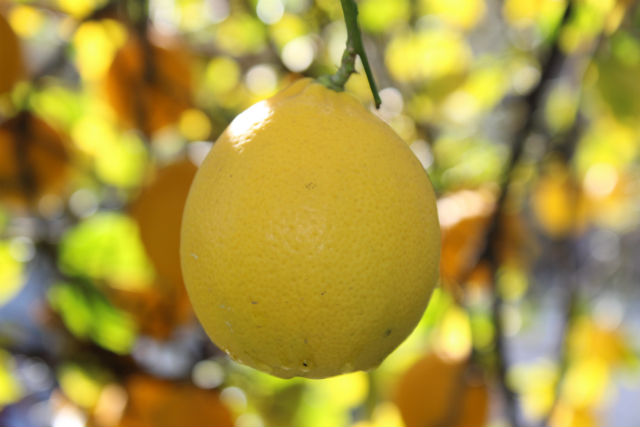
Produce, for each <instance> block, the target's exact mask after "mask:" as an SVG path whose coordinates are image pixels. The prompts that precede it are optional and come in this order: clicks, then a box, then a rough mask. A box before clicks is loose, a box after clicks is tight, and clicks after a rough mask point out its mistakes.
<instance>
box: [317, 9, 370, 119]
mask: <svg viewBox="0 0 640 427" xmlns="http://www.w3.org/2000/svg"><path fill="white" fill-rule="evenodd" d="M340 3H341V4H342V11H343V12H344V22H345V24H346V26H347V46H346V47H345V50H344V53H343V54H342V62H341V64H340V68H338V71H336V73H335V74H333V75H330V76H322V77H320V78H319V79H318V80H319V81H320V83H322V84H323V85H325V86H327V87H328V88H330V89H333V90H335V91H338V92H340V91H343V90H344V85H345V84H346V83H347V80H348V79H349V76H351V74H353V73H355V72H356V57H358V56H359V57H360V59H361V60H362V66H363V67H364V72H365V74H366V75H367V80H368V81H369V87H370V88H371V93H372V94H373V101H374V103H375V106H376V108H379V107H380V104H381V102H382V101H381V100H380V95H379V94H378V88H377V87H376V81H375V79H374V78H373V72H372V71H371V66H370V65H369V59H368V58H367V52H366V51H365V50H364V44H363V43H362V33H361V32H360V26H359V25H358V5H357V4H356V2H355V0H340Z"/></svg>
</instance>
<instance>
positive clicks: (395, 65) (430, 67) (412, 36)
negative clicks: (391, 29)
mask: <svg viewBox="0 0 640 427" xmlns="http://www.w3.org/2000/svg"><path fill="white" fill-rule="evenodd" d="M470 59H471V53H470V51H469V47H468V46H467V44H466V42H465V40H464V39H463V38H462V36H461V35H460V34H459V33H458V32H455V31H452V30H448V29H445V28H424V29H420V30H418V32H416V33H413V32H408V31H405V32H403V33H401V34H399V35H397V36H395V37H394V38H393V39H392V40H391V42H390V43H389V45H388V47H387V50H386V53H385V64H386V66H387V68H388V69H389V72H390V73H391V75H392V76H393V77H394V78H395V79H397V80H399V81H401V82H423V81H425V80H426V81H428V80H432V79H438V78H442V77H445V76H448V75H451V74H458V73H463V72H464V71H465V70H466V69H467V67H468V65H469V61H470Z"/></svg>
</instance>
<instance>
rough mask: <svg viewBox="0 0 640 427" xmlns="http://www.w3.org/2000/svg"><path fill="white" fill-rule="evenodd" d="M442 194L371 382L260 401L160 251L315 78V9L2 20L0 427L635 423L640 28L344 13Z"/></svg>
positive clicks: (52, 12)
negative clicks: (432, 280) (408, 328)
mask: <svg viewBox="0 0 640 427" xmlns="http://www.w3.org/2000/svg"><path fill="white" fill-rule="evenodd" d="M359 7H360V23H361V26H362V29H363V31H364V33H365V47H366V50H367V52H368V54H369V59H370V61H371V63H372V67H373V71H374V74H375V76H376V79H377V82H378V85H379V87H380V88H381V91H380V95H381V97H382V100H383V102H382V107H381V108H380V110H378V111H374V109H373V108H372V107H371V102H372V98H371V93H370V92H369V89H368V85H367V82H366V79H365V77H364V75H363V73H360V74H356V75H353V76H352V77H351V79H350V80H349V82H348V84H347V90H348V91H349V92H351V93H353V94H354V95H355V96H356V97H358V98H359V99H360V100H361V101H362V102H363V103H364V104H366V105H367V106H369V107H370V108H372V111H374V113H375V114H377V115H379V116H380V117H381V118H382V119H383V120H385V121H386V122H387V123H389V124H390V125H391V126H392V127H393V128H394V129H395V130H396V132H397V133H398V134H399V135H400V136H401V137H402V138H403V139H404V140H405V141H406V142H407V144H409V145H410V147H411V149H412V150H413V151H414V152H415V154H416V156H417V157H418V158H419V159H420V161H421V162H422V164H423V165H424V167H425V168H426V170H427V171H428V173H429V175H430V176H431V178H432V181H433V183H434V185H435V187H436V191H437V193H438V196H439V199H438V208H439V215H440V221H441V226H442V244H443V250H442V260H441V275H442V279H441V283H440V286H439V288H438V289H437V290H436V291H435V293H434V295H433V298H432V300H431V303H430V305H429V308H428V310H427V312H426V314H425V316H424V318H423V319H422V321H421V322H420V324H419V326H418V327H417V329H416V330H415V331H414V333H413V334H412V335H411V336H410V337H409V339H408V340H407V341H406V342H405V343H404V344H402V346H401V347H400V348H398V349H397V350H396V351H395V352H394V353H393V354H392V355H391V356H390V357H389V358H388V359H387V360H386V361H385V362H384V363H383V364H382V365H381V366H380V367H379V368H378V369H376V370H374V371H372V372H367V373H364V372H358V373H353V374H349V375H344V376H340V377H335V378H331V379H327V380H303V379H292V380H280V379H277V378H274V377H271V376H269V375H266V374H262V373H260V372H257V371H255V370H252V369H249V368H245V367H243V366H241V365H238V364H236V363H234V362H232V361H230V360H229V359H228V358H227V357H226V355H224V353H222V352H221V351H220V350H218V349H216V348H215V347H214V345H213V344H212V343H211V342H210V341H209V340H208V339H207V338H206V336H205V335H204V333H203V332H202V330H201V328H200V327H199V325H198V324H197V322H196V321H195V319H194V317H193V314H192V312H191V308H190V304H189V302H188V300H187V298H186V294H185V290H184V288H183V284H182V279H181V274H180V267H179V260H178V241H179V224H180V219H181V212H182V206H183V204H184V200H185V197H186V194H187V191H188V187H189V184H190V182H191V179H192V178H193V175H194V173H195V171H196V169H197V165H198V164H199V162H200V161H201V160H202V159H203V157H204V155H206V153H207V150H208V149H209V148H210V146H211V143H212V141H214V140H215V138H216V137H217V136H218V135H219V134H220V132H221V131H222V130H223V129H224V128H225V126H226V125H227V124H228V123H229V122H230V120H231V119H232V118H233V117H234V116H235V115H236V114H238V113H239V112H240V111H242V110H243V109H245V108H247V107H248V106H249V105H251V104H252V103H254V102H256V101H258V100H261V99H264V98H265V97H267V96H270V95H272V94H274V93H275V92H276V91H277V90H279V89H281V88H282V87H284V86H286V85H287V84H289V83H290V82H291V81H293V80H295V79H297V78H299V77H301V76H312V77H316V76H320V75H323V74H326V73H331V72H333V71H334V70H335V68H336V65H337V64H338V63H339V60H340V57H341V55H342V50H343V47H344V44H345V40H346V30H345V27H344V23H343V21H342V12H341V9H340V2H339V1H338V0H316V1H312V0H149V1H148V2H146V1H143V0H34V1H29V0H24V1H8V0H0V424H1V425H3V426H8V427H11V426H24V425H31V426H45V425H53V426H55V427H62V426H65V427H76V426H84V425H92V426H116V425H123V426H177V425H181V426H205V425H236V426H262V425H279V426H287V425H296V426H348V425H351V426H358V427H365V426H385V427H392V426H402V425H409V426H422V427H428V426H443V425H446V426H483V425H487V426H507V425H527V426H534V425H535V426H538V425H551V426H558V427H570V426H575V427H589V426H598V425H608V426H612V427H625V426H634V425H638V424H639V423H640V406H639V405H638V402H639V401H640V363H639V362H640V310H639V307H640V286H639V283H640V264H639V263H638V259H639V257H640V230H639V226H638V223H639V220H640V167H639V166H640V165H639V162H638V159H639V152H640V11H639V10H638V8H637V4H636V2H634V1H632V0H573V1H570V2H569V3H567V2H566V1H562V0H504V1H500V0H394V1H388V0H360V1H359Z"/></svg>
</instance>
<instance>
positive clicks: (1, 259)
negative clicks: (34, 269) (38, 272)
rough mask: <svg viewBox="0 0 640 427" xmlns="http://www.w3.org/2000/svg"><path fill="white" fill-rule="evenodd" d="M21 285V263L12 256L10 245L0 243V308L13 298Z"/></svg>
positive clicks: (4, 242)
mask: <svg viewBox="0 0 640 427" xmlns="http://www.w3.org/2000/svg"><path fill="white" fill-rule="evenodd" d="M23 284H24V272H23V265H22V263H21V262H20V261H18V260H17V259H16V258H15V257H14V256H13V255H12V253H11V245H10V243H9V242H6V241H0V306H2V305H3V304H5V303H6V302H7V301H9V300H10V299H11V298H13V297H14V296H15V295H16V294H17V293H18V292H19V291H20V289H21V288H22V285H23Z"/></svg>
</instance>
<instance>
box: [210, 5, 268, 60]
mask: <svg viewBox="0 0 640 427" xmlns="http://www.w3.org/2000/svg"><path fill="white" fill-rule="evenodd" d="M265 39H266V31H265V28H264V26H263V25H262V23H261V22H260V21H259V20H257V19H256V18H254V17H252V16H251V15H247V14H234V15H232V16H230V17H229V18H227V19H225V20H224V21H223V22H221V23H220V24H218V27H217V28H216V37H215V40H216V43H217V44H218V46H219V47H220V48H221V49H223V50H224V51H225V52H228V53H230V54H232V55H242V54H247V53H256V52H258V51H260V49H262V48H263V46H264V43H265Z"/></svg>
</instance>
